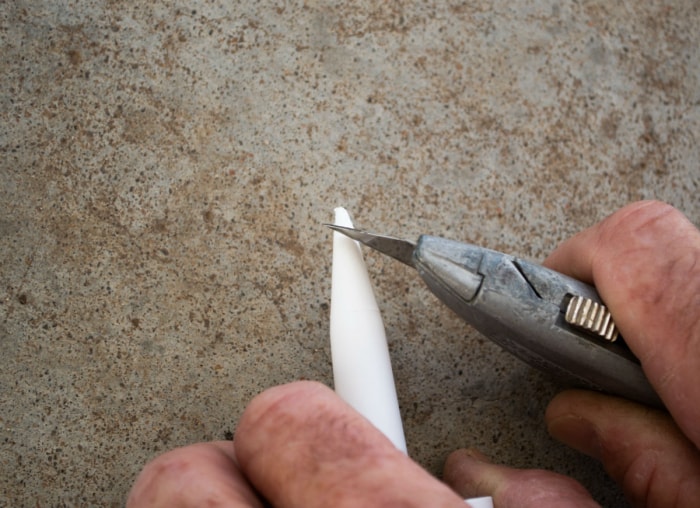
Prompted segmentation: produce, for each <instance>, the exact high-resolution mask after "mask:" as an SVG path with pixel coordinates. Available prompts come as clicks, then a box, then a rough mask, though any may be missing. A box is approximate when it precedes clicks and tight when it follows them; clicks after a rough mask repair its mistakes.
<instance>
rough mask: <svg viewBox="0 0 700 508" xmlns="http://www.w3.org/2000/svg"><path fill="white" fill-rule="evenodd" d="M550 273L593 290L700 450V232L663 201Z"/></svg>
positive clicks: (624, 219)
mask: <svg viewBox="0 0 700 508" xmlns="http://www.w3.org/2000/svg"><path fill="white" fill-rule="evenodd" d="M545 264H546V265H547V266H549V267H550V268H552V269H554V270H557V271H560V272H563V273H567V274H569V275H571V276H573V277H575V278H578V279H579V280H583V281H586V282H591V283H593V284H594V285H595V286H596V288H597V290H598V292H599V293H600V296H601V298H602V299H603V301H605V303H606V305H607V306H608V308H609V309H610V312H611V313H612V315H613V318H614V320H615V323H616V324H617V326H618V328H619V329H620V332H621V334H622V335H623V336H624V338H625V342H626V343H627V344H628V345H629V347H630V349H631V350H632V351H633V352H634V353H635V354H636V355H637V357H638V358H639V359H640V361H641V363H642V367H643V369H644V372H645V373H646V375H647V377H648V378H649V381H650V382H651V384H652V385H653V386H654V388H655V389H656V391H657V392H658V393H659V395H660V396H661V398H662V399H663V401H664V403H665V404H666V407H667V408H668V410H669V411H670V412H671V414H672V415H673V417H674V419H675V420H676V422H677V423H678V425H679V426H680V427H681V429H683V431H684V433H685V434H686V435H687V436H688V437H689V438H690V439H691V440H692V441H693V442H694V443H695V445H696V446H700V426H698V425H697V422H700V232H699V231H698V230H697V228H696V227H695V226H693V224H692V223H691V222H690V221H689V220H688V219H687V218H686V217H685V216H684V215H683V214H681V213H680V212H679V211H678V210H676V209H675V208H673V207H671V206H670V205H667V204H664V203H660V202H657V201H644V202H639V203H634V204H632V205H629V206H626V207H624V208H622V209H621V210H619V211H618V212H616V213H614V214H613V215H611V216H610V217H608V218H607V219H605V220H603V221H602V222H600V223H599V224H597V225H595V226H593V227H591V228H589V229H587V230H585V231H583V232H582V233H579V234H578V235H576V236H574V237H572V238H571V239H569V240H567V241H566V242H564V243H563V244H562V245H560V246H559V247H558V248H557V249H556V250H555V251H554V252H553V253H552V254H551V255H550V256H549V257H548V258H547V259H546V261H545Z"/></svg>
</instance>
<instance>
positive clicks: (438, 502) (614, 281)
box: [127, 202, 700, 508]
mask: <svg viewBox="0 0 700 508" xmlns="http://www.w3.org/2000/svg"><path fill="white" fill-rule="evenodd" d="M698 259H700V233H698V231H697V230H696V229H695V228H694V227H693V226H692V224H690V223H689V222H688V221H687V220H686V219H685V218H684V217H683V216H682V215H680V214H679V213H678V212H676V211H675V210H673V209H672V208H670V207H668V206H666V205H662V204H660V203H654V202H652V203H639V204H635V205H631V206H629V207H626V208H624V209H622V210H621V211H619V212H617V213H616V214H614V215H613V216H611V217H610V218H608V219H607V220H605V221H603V222H602V223H601V224H599V225H597V226H594V227H593V228H591V229H589V230H587V231H585V232H583V233H581V234H580V235H578V236H576V237H574V238H573V239H571V240H569V241H568V242H566V243H565V244H563V245H562V246H561V247H560V248H559V249H557V251H555V252H554V253H553V254H552V255H551V256H550V258H549V259H548V260H547V264H549V266H550V267H552V268H554V269H557V270H559V271H562V272H567V273H569V274H571V275H573V276H575V277H577V278H579V279H581V280H586V281H589V282H594V283H595V284H596V286H597V288H598V290H599V292H600V293H601V296H602V297H603V299H604V300H605V301H606V303H607V304H608V307H609V308H610V309H611V311H612V313H613V315H614V316H615V320H616V322H617V324H618V326H619V328H620V329H621V331H622V333H623V335H624V336H625V338H626V340H627V343H628V344H629V345H630V347H631V348H632V350H633V351H634V352H635V353H636V354H637V356H638V357H639V358H640V360H641V362H642V365H643V367H644V369H645V372H646V373H647V376H648V377H649V379H650V381H651V382H652V384H654V386H655V388H656V389H657V391H658V392H659V394H660V395H661V397H662V398H663V399H664V401H665V403H666V405H667V407H668V409H669V411H670V413H671V416H669V415H668V414H666V413H662V412H658V411H654V410H651V409H648V408H644V407H642V406H639V405H636V404H634V403H631V402H628V401H624V400H621V399H616V398H613V397H608V396H604V395H600V394H595V393H591V392H583V391H569V392H564V393H563V394H560V395H559V396H557V397H556V398H555V399H554V400H553V401H552V403H551V404H550V406H549V408H548V410H547V414H546V420H547V424H548V427H549V431H550V433H551V434H552V435H553V436H554V437H556V438H558V439H560V440H562V441H563V442H565V443H566V444H568V445H570V446H573V447H574V448H576V449H578V450H580V451H582V452H583V453H587V454H589V455H593V456H595V457H598V458H599V459H600V460H602V461H603V464H604V465H605V467H606V469H607V470H608V472H609V473H610V474H611V475H612V476H613V478H615V479H616V480H617V481H618V482H620V483H621V484H622V486H623V488H624V490H625V492H626V494H627V495H628V497H629V498H630V500H631V501H632V502H633V503H635V504H637V505H640V506H642V505H643V506H660V507H661V506H663V507H664V508H665V507H674V506H676V507H682V506H690V505H691V504H695V503H696V500H697V499H700V453H699V452H698V443H700V426H699V424H698V423H697V422H700V418H699V417H700V404H699V402H700V393H699V391H700V385H699V384H698V381H700V379H699V378H700V369H698V367H699V366H700V365H698V364H699V363H700V351H699V350H698V349H699V348H700V343H699V339H700V319H699V317H700V316H699V313H700V306H699V305H698V303H699V301H698V298H700V296H699V295H700V291H698V289H700V277H698V275H700V263H697V262H696V261H697V260H698ZM671 417H673V418H674V419H675V420H676V423H674V421H673V419H672V418H671ZM679 427H680V428H679ZM686 436H687V437H686ZM235 443H236V448H235V450H234V447H233V444H232V443H230V442H217V443H203V444H198V445H193V446H190V447H185V448H181V449H178V450H174V451H172V452H169V453H167V454H165V455H163V456H161V457H159V458H157V459H155V460H154V461H153V462H151V463H150V464H149V465H148V466H147V467H146V468H145V469H144V471H143V472H142V473H141V475H140V476H139V478H138V479H137V481H136V483H135V485H134V487H133V489H132V491H131V494H130V496H129V500H128V504H127V506H128V507H129V508H137V507H145V506H169V507H170V506H172V507H178V506H182V507H186V506H202V505H207V503H209V504H208V505H210V506H231V507H258V506H265V504H264V503H265V501H263V500H262V497H261V496H264V497H265V498H267V499H268V500H269V501H270V502H271V503H272V505H273V506H275V507H286V506H290V507H293V506H304V507H313V506H339V507H343V506H368V507H369V506H445V507H450V506H454V507H463V506H465V505H464V504H463V501H462V500H461V498H460V497H458V496H456V495H455V494H454V493H453V492H451V491H450V490H449V489H448V488H447V487H446V486H445V485H444V484H442V483H440V482H438V481H437V480H436V479H434V478H433V477H431V476H430V475H429V474H428V473H427V472H425V471H424V470H422V469H421V468H420V467H419V466H418V465H417V464H415V463H414V462H412V461H411V460H410V459H409V458H408V457H406V456H405V455H404V454H402V453H400V452H398V451H397V450H396V449H395V448H394V447H393V445H391V443H390V442H389V441H388V440H387V439H386V438H384V436H382V435H381V433H379V431H377V430H376V429H375V428H374V427H373V426H371V424H369V422H367V421H366V420H364V419H363V418H362V417H361V416H359V415H358V414H357V413H355V412H354V411H353V410H352V409H351V408H350V407H349V406H347V405H345V404H344V403H343V402H342V401H341V400H340V399H339V398H338V397H337V396H336V395H335V394H334V393H333V392H331V391H330V390H329V389H328V388H325V387H323V386H322V385H319V384H316V383H294V384H291V385H286V386H282V387H278V388H274V389H272V390H269V391H267V392H264V393H263V394H262V395H260V396H258V397H257V398H256V399H254V400H253V402H252V403H251V404H250V406H249V407H248V408H247V409H246V411H245V413H244V415H243V418H242V419H241V422H240V424H239V427H238V429H237V431H236V439H235ZM445 478H446V480H447V482H448V483H449V484H450V485H451V486H452V487H453V488H454V489H455V490H456V491H457V492H459V493H460V494H461V495H463V496H481V495H492V496H494V503H495V505H496V506H497V507H498V508H509V507H515V506H518V507H521V508H527V507H530V506H532V507H534V506H537V507H541V508H546V507H548V506H557V507H562V506H576V507H588V506H596V504H595V503H594V501H593V500H592V499H591V497H590V496H589V495H588V493H586V491H585V490H584V489H583V488H582V487H581V486H580V485H579V484H578V483H576V482H575V481H574V480H572V479H569V478H566V477H564V476H561V475H557V474H554V473H551V472H545V471H528V470H515V469H510V468H507V467H505V466H498V465H493V464H490V463H488V462H487V461H485V460H484V457H483V456H481V455H480V454H478V453H477V452H471V453H470V452H467V451H458V452H455V453H454V454H452V455H451V456H450V457H449V459H448V461H447V464H446V467H445ZM258 493H259V494H260V495H258Z"/></svg>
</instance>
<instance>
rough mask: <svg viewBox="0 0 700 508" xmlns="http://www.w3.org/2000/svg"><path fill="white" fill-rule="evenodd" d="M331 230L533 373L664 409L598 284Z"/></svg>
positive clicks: (466, 253)
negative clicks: (380, 256)
mask: <svg viewBox="0 0 700 508" xmlns="http://www.w3.org/2000/svg"><path fill="white" fill-rule="evenodd" d="M328 226H329V227H330V228H331V229H333V230H335V231H338V232H340V233H343V234H345V235H347V236H349V237H350V238H353V239H354V240H357V241H359V242H361V243H363V244H365V245H367V246H369V247H371V248H373V249H375V250H378V251H379V252H382V253H384V254H387V255H389V256H391V257H393V258H395V259H398V260H399V261H401V262H402V263H405V264H407V265H409V266H412V267H413V268H415V269H416V270H417V271H418V273H419V274H420V276H421V277H422V278H423V280H424V281H425V283H426V284H427V285H428V287H429V288H430V289H431V291H432V292H433V293H434V294H435V295H436V296H437V297H438V298H439V299H440V300H441V301H442V302H444V303H445V304H447V305H448V306H449V307H450V308H451V309H452V310H453V311H454V312H456V313H457V314H458V315H459V316H460V317H461V318H462V319H464V320H465V321H466V322H468V323H469V324H470V325H472V326H473V327H474V328H476V329H477V330H478V331H479V332H481V333H482V334H483V335H485V336H486V337H487V338H489V339H490V340H492V341H493V342H495V343H497V344H499V345H500V346H501V347H503V348H504V349H506V350H507V351H509V352H510V353H512V354H514V355H516V356H517V357H519V358H520V359H522V360H524V361H525V362H527V363H529V364H530V365H532V366H533V367H536V368H539V369H541V370H544V371H546V372H550V373H553V374H555V375H557V376H558V377H559V378H562V379H564V380H565V381H568V382H570V383H572V384H574V385H576V386H583V387H587V388H592V389H595V390H599V391H603V392H607V393H610V394H613V395H619V396H622V397H625V398H627V399H630V400H634V401H637V402H641V403H643V404H647V405H650V406H655V407H663V403H662V402H661V400H660V399H659V397H658V395H657V394H656V392H655V391H654V389H653V388H652V386H651V385H650V384H649V381H648V380H647V378H646V377H645V375H644V372H643V371H642V368H641V365H640V363H639V360H638V359H637V358H636V357H635V356H634V355H633V354H632V352H631V351H630V350H629V348H628V347H627V346H626V345H625V344H624V341H623V340H621V339H620V338H619V333H618V331H617V328H616V327H615V323H614V321H613V320H612V316H611V314H610V312H609V311H608V309H607V308H606V307H605V305H604V304H603V302H602V301H601V299H600V296H599V295H598V293H597V291H596V290H595V288H593V287H591V286H590V285H588V284H585V283H583V282H581V281H578V280H576V279H573V278H571V277H568V276H566V275H563V274H561V273H559V272H555V271H553V270H550V269H548V268H546V267H544V266H541V265H537V264H534V263H529V262H527V261H524V260H521V259H518V258H516V257H514V256H511V255H508V254H504V253H502V252H497V251H494V250H490V249H486V248H483V247H479V246H476V245H471V244H468V243H461V242H456V241H452V240H447V239H445V238H439V237H434V236H428V235H422V236H421V237H420V238H419V239H418V241H417V242H416V243H413V242H410V241H407V240H401V239H398V238H393V237H389V236H383V235H377V234H373V233H368V232H366V231H362V230H359V229H353V228H345V227H341V226H335V225H330V224H328Z"/></svg>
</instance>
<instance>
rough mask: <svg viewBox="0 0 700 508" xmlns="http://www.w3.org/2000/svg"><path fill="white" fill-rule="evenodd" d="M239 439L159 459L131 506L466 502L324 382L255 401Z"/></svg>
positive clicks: (297, 386) (242, 423)
mask: <svg viewBox="0 0 700 508" xmlns="http://www.w3.org/2000/svg"><path fill="white" fill-rule="evenodd" d="M234 443H235V450H234ZM234 443H231V442H226V441H224V442H216V443H202V444H197V445H193V446H188V447H185V448H180V449H177V450H174V451H171V452H169V453H166V454H165V455H162V456H160V457H158V458H156V459H155V460H154V461H153V462H151V463H150V464H148V465H147V466H146V467H145V469H144V470H143V471H142V472H141V474H140V476H139V477H138V479H137V481H136V483H135V485H134V487H133V489H132V491H131V494H130V495H129V500H128V502H127V507H129V508H137V507H139V508H143V507H160V506H162V507H169V508H176V507H200V506H209V507H214V506H226V507H246V508H249V507H261V506H264V502H263V501H262V498H263V497H264V498H265V499H267V501H269V503H270V504H272V506H274V507H276V508H281V507H305V508H312V507H315V506H317V507H324V508H327V507H329V506H333V507H358V506H362V507H372V506H377V507H379V506H382V507H386V506H407V507H408V506H415V507H425V506H435V507H445V508H447V507H454V508H463V507H464V506H465V504H464V501H463V500H462V499H461V498H460V497H459V496H457V495H456V494H455V493H454V492H453V491H452V490H451V489H450V488H448V487H447V486H446V485H445V484H443V483H442V482H440V481H438V480H437V479H435V478H434V477H432V476H431V475H430V474H428V473H427V472H426V471H425V470H423V469H421V467H420V466H418V465H417V464H416V463H415V462H413V461H412V460H411V459H409V458H408V457H407V456H406V455H404V454H403V453H402V452H399V451H398V450H396V448H395V447H394V446H393V445H392V444H391V442H390V441H389V440H388V439H386V438H385V437H384V436H383V435H382V434H381V433H380V432H379V431H378V430H377V429H376V428H375V427H373V426H372V425H371V424H370V423H369V422H368V421H367V420H365V419H364V418H363V417H362V416H360V415H359V414H357V413H356V412H355V411H354V410H353V409H352V408H351V407H350V406H348V405H347V404H345V403H344V402H343V401H342V400H341V399H340V398H339V397H338V396H337V395H335V393H334V392H332V391H331V390H330V389H329V388H327V387H325V386H323V385H321V384H318V383H311V382H298V383H292V384H289V385H284V386H280V387H276V388H272V389H270V390H267V391H266V392H263V393H262V394H261V395H259V396H257V397H256V398H255V399H253V401H252V402H251V403H250V405H249V406H248V408H247V409H246V411H245V412H244V414H243V416H242V418H241V421H240V422H239V426H238V429H237V430H236V435H235V438H234ZM258 494H259V495H258Z"/></svg>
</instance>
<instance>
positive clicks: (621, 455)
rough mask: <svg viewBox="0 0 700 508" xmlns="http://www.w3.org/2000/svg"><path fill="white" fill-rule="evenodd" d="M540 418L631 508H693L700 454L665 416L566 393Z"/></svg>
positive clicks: (699, 486) (699, 487)
mask: <svg viewBox="0 0 700 508" xmlns="http://www.w3.org/2000/svg"><path fill="white" fill-rule="evenodd" d="M545 418H546V421H547V426H548V430H549V432H550V434H551V435H552V436H553V437H555V438H557V439H559V440H560V441H562V442H564V443H566V444H567V445H569V446H571V447H573V448H576V449H577V450H579V451H581V452H583V453H585V454H587V455H591V456H593V457H596V458H598V459H600V460H601V461H602V462H603V465H604V467H605V469H606V471H607V472H608V473H609V474H610V476H611V477H612V478H613V479H615V480H616V481H617V482H618V483H619V484H620V485H621V486H622V488H623V490H624V491H625V494H626V495H627V497H628V498H629V499H630V501H632V502H633V503H634V504H635V506H664V507H686V506H687V507H690V506H691V505H692V506H697V503H698V499H700V452H698V450H697V449H696V448H695V447H694V446H693V444H692V443H691V442H690V441H689V440H688V438H687V437H685V436H684V435H683V433H682V432H681V431H680V430H679V428H678V427H677V426H676V425H675V424H674V422H673V420H671V418H670V417H669V416H668V414H666V413H664V412H661V411H656V410H653V409H650V408H647V407H644V406H641V405H639V404H636V403H633V402H629V401H626V400H623V399H619V398H616V397H610V396H607V395H602V394H598V393H593V392H588V391H583V390H570V391H566V392H563V393H561V394H559V395H557V396H556V397H555V398H554V399H553V400H552V402H551V403H550V405H549V407H548V408H547V413H546V416H545Z"/></svg>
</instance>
